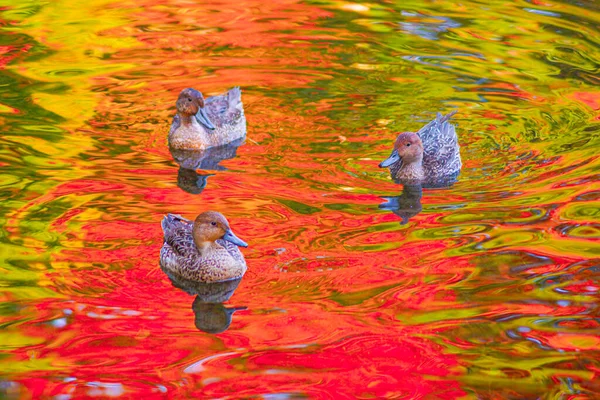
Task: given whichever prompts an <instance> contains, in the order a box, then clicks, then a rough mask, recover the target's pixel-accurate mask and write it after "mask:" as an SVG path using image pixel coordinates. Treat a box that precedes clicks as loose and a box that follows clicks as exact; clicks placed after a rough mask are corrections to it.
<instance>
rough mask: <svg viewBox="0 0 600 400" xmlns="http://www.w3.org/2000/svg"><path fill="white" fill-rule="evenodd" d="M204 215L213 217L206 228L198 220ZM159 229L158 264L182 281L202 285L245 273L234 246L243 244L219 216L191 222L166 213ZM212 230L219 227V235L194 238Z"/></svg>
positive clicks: (243, 263)
mask: <svg viewBox="0 0 600 400" xmlns="http://www.w3.org/2000/svg"><path fill="white" fill-rule="evenodd" d="M206 214H211V216H212V215H216V219H214V221H213V220H207V221H208V222H207V223H206V224H207V226H208V227H207V228H205V227H204V226H203V225H201V224H199V221H200V219H201V217H202V216H203V215H206ZM219 216H220V218H222V220H220V219H219ZM211 218H212V217H211ZM215 221H216V222H215ZM221 221H224V222H221ZM212 224H214V226H213V225H212ZM221 225H223V226H221ZM162 228H163V232H164V243H163V247H162V249H161V250H160V263H161V266H162V268H163V269H165V270H166V271H168V272H170V273H173V274H175V275H177V276H180V277H182V278H185V279H189V280H192V281H196V282H206V283H211V282H222V281H227V280H231V279H238V278H241V277H242V276H243V275H244V274H245V272H246V269H247V267H246V261H245V259H244V256H243V255H242V253H241V251H240V250H239V248H238V246H244V247H245V246H247V245H246V243H244V242H243V241H241V240H240V239H239V238H237V237H236V236H235V235H233V233H232V232H231V229H230V228H229V224H228V222H227V220H226V219H225V217H223V216H222V215H221V214H219V213H214V212H208V213H203V214H200V216H198V218H197V219H196V221H194V222H192V221H190V220H188V219H186V218H183V217H181V216H179V215H174V214H168V215H167V216H165V217H164V219H163V221H162ZM212 228H214V229H215V230H218V229H220V228H222V232H221V233H217V234H216V235H213V236H212V238H211V237H208V238H207V239H206V240H205V241H204V240H199V239H198V235H197V234H200V235H201V234H202V230H203V229H206V230H210V229H212ZM196 230H197V231H196ZM194 235H196V240H195V239H194ZM217 237H220V238H218V239H217ZM232 241H234V243H235V244H234V243H232ZM199 242H200V244H198V243H199ZM200 247H201V248H200Z"/></svg>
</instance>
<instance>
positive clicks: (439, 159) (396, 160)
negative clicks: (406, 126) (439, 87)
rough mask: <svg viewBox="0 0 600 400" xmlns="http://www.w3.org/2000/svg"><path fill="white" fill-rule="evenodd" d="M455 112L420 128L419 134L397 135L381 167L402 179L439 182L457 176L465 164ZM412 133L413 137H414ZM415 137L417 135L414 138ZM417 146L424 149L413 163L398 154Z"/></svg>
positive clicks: (412, 181) (397, 179)
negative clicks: (453, 118)
mask: <svg viewBox="0 0 600 400" xmlns="http://www.w3.org/2000/svg"><path fill="white" fill-rule="evenodd" d="M454 114H456V111H452V112H451V113H449V114H446V115H442V114H441V113H438V114H437V116H436V118H435V119H434V120H432V121H431V122H429V123H428V124H427V125H425V126H424V127H423V128H421V129H420V130H419V131H418V132H416V135H415V134H413V133H412V132H403V133H401V134H400V135H398V138H397V140H396V143H395V145H394V151H393V152H392V155H391V156H390V157H389V158H388V159H387V160H385V161H383V162H382V163H381V164H380V166H381V167H384V166H386V167H389V168H390V173H391V175H392V177H393V178H394V179H395V180H396V181H400V182H411V183H414V182H439V181H442V180H444V179H453V178H455V177H456V176H457V175H458V173H459V172H460V169H461V167H462V162H461V159H460V146H459V144H458V137H457V135H456V130H455V127H454V125H453V124H451V123H450V122H449V120H450V118H451V117H452V116H453V115H454ZM411 136H412V140H411ZM415 136H416V137H415ZM417 137H418V138H417ZM410 144H413V148H415V146H414V145H416V148H417V149H418V148H419V147H420V148H421V150H422V152H421V153H420V159H419V157H415V158H414V159H413V160H411V162H406V160H405V159H403V157H401V156H399V153H398V151H400V152H402V150H406V149H403V148H402V146H406V145H408V146H410Z"/></svg>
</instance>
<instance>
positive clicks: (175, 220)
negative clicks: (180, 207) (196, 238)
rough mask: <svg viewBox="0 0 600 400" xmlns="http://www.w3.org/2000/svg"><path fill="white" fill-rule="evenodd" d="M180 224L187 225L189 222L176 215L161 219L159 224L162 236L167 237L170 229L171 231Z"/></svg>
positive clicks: (168, 215)
mask: <svg viewBox="0 0 600 400" xmlns="http://www.w3.org/2000/svg"><path fill="white" fill-rule="evenodd" d="M182 222H183V223H187V222H190V221H189V220H187V219H186V218H183V217H182V216H181V215H177V214H167V215H165V217H164V218H163V220H162V221H161V223H160V226H161V227H162V230H163V233H164V236H165V237H167V236H168V234H169V232H170V231H171V229H173V228H174V227H176V226H177V225H179V224H181V223H182Z"/></svg>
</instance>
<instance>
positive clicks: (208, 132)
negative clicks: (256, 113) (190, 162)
mask: <svg viewBox="0 0 600 400" xmlns="http://www.w3.org/2000/svg"><path fill="white" fill-rule="evenodd" d="M245 136H246V117H245V115H244V105H243V103H242V91H241V90H240V88H239V87H234V88H233V89H231V90H229V91H228V92H227V93H225V94H223V95H219V96H213V97H209V98H207V99H204V97H203V96H202V93H200V92H199V91H198V90H196V89H192V88H187V89H184V90H183V91H182V92H181V94H180V95H179V98H178V100H177V114H176V115H175V117H173V122H172V124H171V129H170V130H169V137H168V138H169V147H171V148H172V149H181V150H204V149H207V148H209V147H214V146H221V145H225V144H227V143H230V142H232V141H234V140H238V139H241V138H244V137H245Z"/></svg>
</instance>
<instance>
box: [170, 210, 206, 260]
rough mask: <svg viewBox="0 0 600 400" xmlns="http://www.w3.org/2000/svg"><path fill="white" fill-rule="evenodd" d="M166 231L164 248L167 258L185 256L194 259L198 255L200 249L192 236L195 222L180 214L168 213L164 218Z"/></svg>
mask: <svg viewBox="0 0 600 400" xmlns="http://www.w3.org/2000/svg"><path fill="white" fill-rule="evenodd" d="M161 225H162V228H163V232H164V244H163V250H164V251H165V254H164V256H163V257H165V258H169V259H171V258H174V259H177V258H179V257H183V258H184V259H193V258H192V257H194V258H196V257H197V256H198V250H197V248H196V244H195V243H194V238H193V237H192V227H193V222H192V221H190V220H188V219H186V218H183V217H182V216H180V215H176V214H168V215H167V216H166V217H164V218H163V220H162V223H161Z"/></svg>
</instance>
